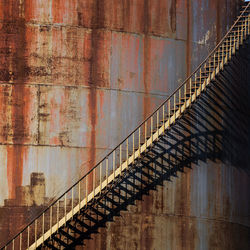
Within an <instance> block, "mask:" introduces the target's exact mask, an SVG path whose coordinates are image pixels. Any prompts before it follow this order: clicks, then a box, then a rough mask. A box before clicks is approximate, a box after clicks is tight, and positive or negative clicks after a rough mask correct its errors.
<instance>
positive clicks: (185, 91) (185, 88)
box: [184, 82, 187, 109]
mask: <svg viewBox="0 0 250 250" xmlns="http://www.w3.org/2000/svg"><path fill="white" fill-rule="evenodd" d="M184 102H185V109H186V108H187V82H185V84H184Z"/></svg>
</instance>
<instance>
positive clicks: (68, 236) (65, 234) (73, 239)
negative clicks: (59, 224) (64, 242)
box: [59, 228, 75, 242]
mask: <svg viewBox="0 0 250 250" xmlns="http://www.w3.org/2000/svg"><path fill="white" fill-rule="evenodd" d="M59 232H60V233H61V234H62V235H64V236H65V237H67V238H68V239H70V240H71V241H72V242H74V241H75V238H74V237H73V236H72V235H70V234H69V233H67V232H65V231H64V230H63V229H62V228H59Z"/></svg>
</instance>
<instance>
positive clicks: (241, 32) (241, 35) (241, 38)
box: [240, 22, 244, 44]
mask: <svg viewBox="0 0 250 250" xmlns="http://www.w3.org/2000/svg"><path fill="white" fill-rule="evenodd" d="M243 27H244V24H243V22H242V24H241V26H240V29H241V30H240V40H241V42H240V43H241V44H242V43H243V32H244V31H243Z"/></svg>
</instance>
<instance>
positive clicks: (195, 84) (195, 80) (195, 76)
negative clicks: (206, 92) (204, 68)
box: [194, 73, 197, 99]
mask: <svg viewBox="0 0 250 250" xmlns="http://www.w3.org/2000/svg"><path fill="white" fill-rule="evenodd" d="M196 87H197V73H195V74H194V96H195V98H194V99H196Z"/></svg>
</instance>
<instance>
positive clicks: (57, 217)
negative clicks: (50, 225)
mask: <svg viewBox="0 0 250 250" xmlns="http://www.w3.org/2000/svg"><path fill="white" fill-rule="evenodd" d="M59 206H60V204H59V201H57V209H56V221H57V223H56V224H57V231H58V229H59Z"/></svg>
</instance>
